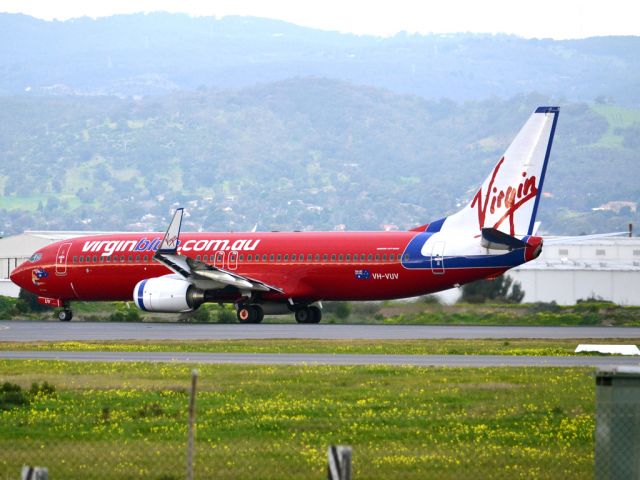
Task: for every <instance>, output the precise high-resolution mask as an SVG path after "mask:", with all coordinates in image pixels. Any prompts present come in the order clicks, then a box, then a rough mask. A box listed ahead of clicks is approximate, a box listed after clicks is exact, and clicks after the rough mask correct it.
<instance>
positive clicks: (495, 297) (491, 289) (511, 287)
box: [461, 275, 524, 303]
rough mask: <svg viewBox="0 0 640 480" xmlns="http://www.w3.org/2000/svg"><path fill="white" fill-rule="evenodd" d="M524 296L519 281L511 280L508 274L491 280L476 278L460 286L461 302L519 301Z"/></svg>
mask: <svg viewBox="0 0 640 480" xmlns="http://www.w3.org/2000/svg"><path fill="white" fill-rule="evenodd" d="M523 298H524V291H523V290H522V288H521V286H520V282H515V283H514V282H513V279H512V278H511V277H510V276H508V275H502V276H500V277H498V278H495V279H492V280H477V281H475V282H471V283H468V284H466V285H465V286H463V287H462V297H461V300H462V301H463V302H468V303H485V302H487V301H490V302H498V303H520V302H521V301H522V299H523Z"/></svg>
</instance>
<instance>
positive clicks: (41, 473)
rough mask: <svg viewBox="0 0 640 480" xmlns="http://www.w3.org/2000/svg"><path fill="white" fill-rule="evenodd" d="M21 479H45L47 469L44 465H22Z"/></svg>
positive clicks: (47, 476)
mask: <svg viewBox="0 0 640 480" xmlns="http://www.w3.org/2000/svg"><path fill="white" fill-rule="evenodd" d="M20 478H21V479H22V480H47V479H48V478H49V470H48V469H46V468H44V467H29V466H27V465H25V466H24V467H22V476H21V477H20Z"/></svg>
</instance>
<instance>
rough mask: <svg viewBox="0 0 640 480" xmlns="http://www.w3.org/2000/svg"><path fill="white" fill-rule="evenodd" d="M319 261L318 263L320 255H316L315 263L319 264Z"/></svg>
mask: <svg viewBox="0 0 640 480" xmlns="http://www.w3.org/2000/svg"><path fill="white" fill-rule="evenodd" d="M319 261H320V254H319V253H316V262H319Z"/></svg>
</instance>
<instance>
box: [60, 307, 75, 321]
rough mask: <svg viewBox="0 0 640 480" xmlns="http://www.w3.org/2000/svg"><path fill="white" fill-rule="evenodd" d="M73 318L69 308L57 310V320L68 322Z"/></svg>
mask: <svg viewBox="0 0 640 480" xmlns="http://www.w3.org/2000/svg"><path fill="white" fill-rule="evenodd" d="M72 318H73V312H72V311H71V310H67V309H64V310H60V311H59V312H58V320H60V321H61V322H69V321H71V319H72Z"/></svg>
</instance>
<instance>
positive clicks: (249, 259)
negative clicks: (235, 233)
mask: <svg viewBox="0 0 640 480" xmlns="http://www.w3.org/2000/svg"><path fill="white" fill-rule="evenodd" d="M252 258H253V256H252V255H251V254H249V255H247V262H250V261H251V259H252Z"/></svg>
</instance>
